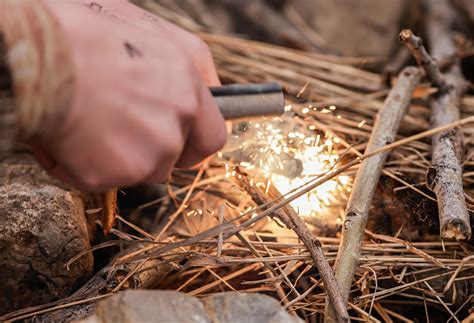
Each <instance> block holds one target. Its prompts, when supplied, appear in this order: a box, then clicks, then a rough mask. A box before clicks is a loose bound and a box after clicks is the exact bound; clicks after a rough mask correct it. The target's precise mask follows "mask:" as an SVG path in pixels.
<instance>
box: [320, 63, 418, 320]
mask: <svg viewBox="0 0 474 323" xmlns="http://www.w3.org/2000/svg"><path fill="white" fill-rule="evenodd" d="M422 76H423V71H422V70H420V69H417V68H413V67H407V68H405V69H404V70H403V71H402V72H401V73H400V75H399V80H398V82H397V84H396V85H395V87H394V88H393V89H392V90H391V91H390V94H389V96H388V97H387V99H386V100H385V102H384V105H383V107H382V109H381V110H380V112H379V115H378V118H377V120H376V122H375V125H374V128H373V131H372V134H371V136H370V140H369V143H368V145H367V148H366V151H365V154H366V155H367V154H371V153H372V152H374V151H377V150H378V149H380V148H381V147H384V146H385V145H387V144H390V143H392V142H393V141H394V139H395V136H396V134H397V132H398V128H399V126H400V122H401V120H402V118H403V116H404V114H405V112H406V111H407V109H408V106H409V105H410V101H411V95H412V93H413V91H414V90H415V88H416V86H417V85H418V83H419V82H420V80H421V77H422ZM387 156H388V152H383V153H381V154H378V155H375V156H372V157H370V158H367V159H365V160H364V161H363V162H362V164H361V165H360V167H359V170H358V172H357V176H356V178H355V181H354V186H353V188H352V193H351V197H350V199H349V203H348V206H347V210H346V217H345V221H344V225H343V231H342V238H341V243H340V245H339V252H338V254H337V258H336V264H335V271H336V278H337V281H338V283H339V287H340V288H341V292H342V296H343V299H344V301H345V302H347V300H348V299H349V292H350V288H351V285H352V279H353V277H354V272H355V269H356V266H357V263H358V259H359V255H360V250H361V242H362V238H363V235H364V230H365V227H366V224H367V219H368V215H369V208H370V206H371V205H372V198H373V196H374V192H375V188H376V186H377V183H378V180H379V177H380V173H381V172H382V169H383V165H384V163H385V160H386V158H387ZM327 305H328V306H326V312H325V322H334V321H335V318H336V317H335V313H334V310H333V308H332V306H331V305H330V304H329V303H328V302H327Z"/></svg>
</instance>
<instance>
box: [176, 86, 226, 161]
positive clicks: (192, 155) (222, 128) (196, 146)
mask: <svg viewBox="0 0 474 323" xmlns="http://www.w3.org/2000/svg"><path fill="white" fill-rule="evenodd" d="M199 105H200V106H199V113H198V115H197V117H196V119H195V121H194V123H193V124H192V127H191V131H190V133H189V135H188V137H187V141H186V144H185V148H184V151H183V153H182V154H181V157H180V158H179V161H178V163H177V164H176V166H177V167H183V168H186V167H191V166H194V165H196V164H197V163H199V162H200V161H202V160H203V159H204V158H206V157H208V156H209V155H212V154H214V153H215V152H217V151H218V150H219V149H221V148H222V147H223V146H224V144H225V142H226V140H227V127H226V124H225V121H224V118H223V117H222V114H221V113H220V111H219V108H218V107H217V105H216V103H215V102H214V99H213V98H212V95H211V93H210V92H209V90H208V89H207V88H206V87H204V86H202V87H201V89H200V95H199Z"/></svg>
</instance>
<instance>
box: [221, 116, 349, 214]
mask: <svg viewBox="0 0 474 323" xmlns="http://www.w3.org/2000/svg"><path fill="white" fill-rule="evenodd" d="M337 141H338V140H337V138H331V137H329V136H328V135H324V134H321V133H319V132H317V129H316V128H315V127H314V126H310V127H309V128H308V129H306V128H304V127H303V126H301V125H300V124H297V123H296V122H295V120H294V119H292V118H291V117H285V118H283V119H280V118H278V119H275V120H272V121H265V122H245V123H241V124H237V125H235V126H234V131H233V136H231V139H230V144H229V145H228V147H227V150H232V151H231V152H230V153H229V152H228V153H223V155H224V157H227V158H229V159H234V160H238V161H240V166H241V167H244V168H245V169H246V170H247V171H249V172H250V171H252V172H253V173H252V175H255V181H256V184H257V185H265V186H267V185H268V181H271V183H272V184H273V185H274V186H275V187H276V188H277V189H278V190H279V191H280V192H281V193H282V194H286V193H288V192H290V191H292V190H294V189H297V188H300V187H301V186H303V185H304V184H306V183H308V182H310V181H311V180H314V179H315V178H317V177H319V176H321V175H324V174H325V173H327V172H328V171H330V170H331V168H332V167H333V166H334V165H335V163H336V162H337V160H338V158H339V156H338V155H337V153H336V152H335V151H334V150H333V146H334V144H335V143H337ZM228 172H229V175H232V173H233V170H232V168H231V167H230V168H229V169H228ZM262 174H263V178H262V176H261V175H262ZM259 175H260V176H259ZM348 191H350V178H349V177H348V176H345V175H340V176H339V177H337V178H334V179H332V180H329V181H327V182H325V183H324V184H322V185H321V186H319V187H317V188H316V189H315V190H314V191H312V192H310V193H308V194H306V195H305V196H302V197H300V198H299V199H297V200H295V201H293V202H292V203H291V204H292V206H293V207H294V208H295V210H296V211H297V212H298V213H299V214H300V215H302V216H315V215H318V214H321V213H322V212H324V211H325V210H326V209H327V207H328V206H330V205H331V204H332V203H333V202H335V201H336V200H337V199H339V198H340V197H342V196H345V194H344V193H346V192H348Z"/></svg>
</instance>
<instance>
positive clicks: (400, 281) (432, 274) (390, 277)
mask: <svg viewBox="0 0 474 323" xmlns="http://www.w3.org/2000/svg"><path fill="white" fill-rule="evenodd" d="M143 3H144V5H145V7H146V8H147V9H149V10H150V11H154V12H155V13H157V14H160V15H162V16H164V17H166V18H168V19H170V20H172V21H174V22H176V23H178V24H180V25H182V26H184V27H185V28H188V29H191V30H193V31H196V32H199V33H200V35H201V37H202V38H203V39H204V40H205V41H206V42H207V43H208V44H209V46H210V48H211V49H212V52H213V54H214V57H215V60H216V64H217V67H218V71H219V74H220V77H221V78H222V79H223V80H224V81H226V82H267V81H277V82H280V83H281V84H282V85H283V86H284V87H285V88H286V90H287V100H288V103H290V104H292V105H293V108H294V109H293V110H294V112H295V118H296V119H297V122H300V123H301V124H303V125H305V126H309V125H315V126H316V127H317V128H318V129H320V130H322V132H325V133H330V134H331V135H332V136H334V137H336V138H339V139H340V141H339V142H340V143H339V146H338V147H337V149H338V150H339V152H340V153H341V154H342V153H344V154H345V155H344V158H343V159H344V160H346V161H345V162H344V163H343V164H341V165H336V167H335V169H334V170H333V171H338V170H339V171H340V170H341V169H342V170H343V171H344V172H345V173H346V174H349V175H351V176H352V175H354V169H356V168H357V163H354V164H353V166H354V167H352V168H349V167H347V168H345V169H344V165H347V163H348V162H347V161H348V160H349V161H350V160H356V158H357V157H361V156H363V152H364V148H365V145H366V142H367V140H368V138H369V136H370V133H371V131H372V125H373V120H374V117H375V115H376V113H377V111H378V109H379V108H380V107H381V106H382V103H383V100H384V99H385V96H386V95H387V93H388V88H386V87H385V85H384V84H383V82H382V77H381V75H378V74H376V73H372V72H367V71H364V70H363V69H361V67H363V65H364V63H365V62H364V61H363V60H360V61H358V60H356V59H352V58H351V59H344V58H338V57H332V56H325V55H320V54H314V53H307V52H300V51H296V50H291V49H288V48H280V47H277V46H273V45H269V44H263V43H258V42H252V41H249V40H243V39H239V38H234V37H229V36H221V35H213V34H211V33H209V31H207V30H205V28H203V27H202V26H199V25H198V24H197V23H195V22H194V21H193V19H192V17H190V16H187V15H186V14H185V13H183V12H182V11H177V9H176V8H173V7H172V5H171V7H169V6H168V7H167V6H164V5H159V4H157V3H155V2H154V1H143ZM169 3H172V2H169ZM431 92H432V89H430V88H429V87H428V86H422V87H419V88H418V89H417V91H416V93H415V95H414V100H413V103H412V106H411V107H410V109H409V113H408V114H407V115H406V117H405V118H404V120H403V123H402V126H401V128H400V131H399V137H398V139H399V140H402V141H401V142H399V145H395V146H396V147H392V148H395V149H393V150H392V151H391V154H390V157H389V160H388V162H387V163H386V166H385V169H384V175H385V176H384V179H382V181H383V180H386V179H387V178H390V179H391V181H394V183H396V184H394V185H395V186H396V187H394V189H393V190H392V196H394V198H393V199H392V200H391V201H388V202H387V203H403V201H402V200H397V197H400V194H402V193H404V194H405V196H406V195H409V196H412V197H411V199H412V200H414V201H417V203H418V205H423V203H432V200H433V194H432V193H431V192H429V191H428V190H427V189H426V187H425V182H424V175H425V172H426V170H427V167H428V166H429V158H430V145H429V141H428V140H427V136H426V135H424V136H423V138H419V139H416V140H413V138H412V139H409V140H405V141H404V140H403V139H404V138H407V137H409V136H412V135H415V134H417V133H421V132H423V131H426V130H428V126H429V122H428V119H429V115H430V111H429V109H428V108H427V98H428V95H429V94H430V93H431ZM331 105H334V106H336V107H337V109H336V110H330V111H329V113H327V112H328V110H327V107H328V106H331ZM309 106H311V109H310V110H309V112H306V113H303V109H304V108H307V107H309ZM462 109H463V117H464V118H465V117H469V116H472V115H473V114H474V97H473V96H465V97H464V100H463V107H462ZM463 132H464V134H465V142H466V147H468V149H467V151H466V159H465V163H464V166H465V173H464V186H465V192H466V196H467V199H468V203H469V204H470V208H473V204H474V158H473V156H474V149H473V147H474V127H472V123H471V124H467V125H464V126H463ZM400 143H401V144H403V145H401V144H400ZM225 174H226V172H225V165H224V163H223V162H222V161H221V160H218V159H216V160H213V161H211V162H209V163H208V164H207V165H205V166H203V167H202V168H201V170H200V171H199V172H198V173H197V174H191V173H187V172H184V173H183V172H177V173H176V174H175V175H174V177H173V180H172V181H171V182H170V184H169V185H168V193H169V194H168V195H166V196H164V197H161V198H159V199H158V200H156V201H152V202H150V203H147V204H146V205H142V206H141V207H139V208H138V209H137V210H135V211H134V212H135V213H134V214H135V218H137V217H138V215H140V214H143V213H147V212H148V213H149V211H148V210H150V209H152V210H153V212H156V215H154V217H153V221H154V223H155V224H157V225H150V226H149V227H151V228H153V229H152V231H153V232H148V233H147V232H146V230H145V229H144V228H142V229H140V228H137V227H136V226H134V225H131V224H130V223H128V222H127V221H123V220H122V219H121V218H120V219H119V222H121V225H122V228H126V227H128V229H130V230H131V231H132V232H134V235H132V234H130V233H125V231H127V230H125V229H123V230H121V231H118V230H116V229H115V230H113V231H112V233H113V234H115V235H116V236H118V238H119V239H121V240H123V241H128V243H129V244H130V243H131V244H133V246H132V247H131V248H130V247H129V248H128V249H125V252H123V253H122V254H121V255H120V256H118V257H117V258H116V259H115V260H114V261H112V262H111V264H109V266H108V267H107V271H103V272H109V273H110V272H111V273H112V274H110V277H109V278H110V279H109V281H108V282H107V283H106V284H105V285H103V286H101V288H100V289H99V288H92V289H90V288H89V289H87V288H83V289H81V291H80V292H79V293H76V294H75V296H74V297H73V298H71V299H68V300H63V301H60V302H56V303H53V304H49V305H45V306H42V307H35V308H31V309H26V310H23V311H20V312H16V313H12V314H10V315H8V316H5V317H3V318H2V319H12V318H15V319H19V318H24V317H31V316H34V315H36V314H40V313H43V312H51V311H55V310H58V309H60V308H64V307H68V306H75V305H77V303H78V302H83V303H85V302H88V301H94V300H95V299H96V298H97V297H98V295H100V294H104V295H108V294H107V293H110V292H112V291H117V290H119V289H121V288H122V289H123V288H134V287H136V286H137V281H138V282H139V283H138V286H139V287H140V286H142V285H140V283H143V282H144V281H143V280H141V281H140V280H139V279H141V278H143V277H145V276H144V273H146V272H147V271H150V268H151V267H150V266H152V268H153V269H154V270H155V269H156V268H159V266H165V267H166V268H167V270H164V271H162V272H161V273H159V275H160V277H159V279H155V280H154V281H153V286H148V285H147V286H148V287H154V288H159V289H175V290H178V291H182V292H186V293H188V294H190V295H194V296H198V297H204V296H206V295H209V294H212V293H216V292H221V291H230V290H238V291H241V292H264V293H269V294H270V295H273V296H275V297H277V298H279V300H280V301H281V303H282V304H283V305H284V306H285V307H286V308H287V309H288V310H289V311H291V312H295V313H297V314H298V315H299V316H300V317H302V318H304V319H306V320H307V321H309V322H318V321H319V320H320V319H321V315H322V313H323V312H324V304H325V297H326V293H325V289H324V286H323V285H322V282H321V279H320V277H319V275H318V273H317V272H316V271H315V270H314V267H313V264H312V259H311V257H310V255H309V253H308V252H307V251H306V249H305V247H304V245H303V244H302V243H301V242H300V241H299V239H298V238H297V237H296V236H295V234H294V233H293V232H292V231H291V230H287V229H284V228H281V227H280V226H279V223H278V222H277V221H274V220H272V219H271V218H269V217H268V215H269V212H266V211H262V209H263V206H257V205H255V203H254V202H253V201H252V200H251V199H250V198H249V196H248V194H247V192H245V191H244V190H243V189H242V188H241V187H239V186H238V185H237V184H236V182H235V181H234V180H233V179H232V178H229V177H227V176H225ZM407 192H409V193H407ZM288 197H291V194H290V195H289V196H285V198H286V199H288ZM282 201H283V202H282ZM285 201H286V203H287V201H288V200H284V199H283V200H282V199H279V200H277V201H275V202H277V203H278V202H280V204H281V205H284V204H285ZM394 201H395V202H394ZM344 207H345V201H341V203H338V204H337V205H333V206H332V207H331V208H330V212H332V213H333V214H336V215H339V214H341V213H343V211H344ZM418 211H422V210H421V207H418ZM375 212H376V213H377V212H380V213H383V212H384V211H383V210H382V209H380V210H376V211H375ZM255 214H257V215H256V216H255ZM379 215H381V214H379ZM376 216H377V214H376ZM416 216H417V215H415V214H401V215H400V218H410V217H416ZM428 216H429V217H432V218H433V220H432V221H430V222H436V221H435V220H434V218H436V217H437V215H436V214H434V213H431V214H428ZM377 218H379V217H378V216H377ZM380 218H382V217H380ZM160 221H161V222H160ZM308 223H309V225H310V227H311V228H312V229H314V232H316V233H318V234H319V237H318V238H319V240H320V241H321V243H322V248H323V250H324V253H325V256H326V258H327V259H328V261H329V263H330V264H331V265H332V264H333V262H334V260H335V257H336V254H337V251H338V245H339V237H338V234H337V233H335V232H334V231H330V230H329V231H328V230H323V229H322V227H321V224H322V223H321V221H320V220H318V219H309V220H308ZM398 223H400V224H401V225H400V226H399V227H396V228H394V230H393V231H394V232H393V234H392V235H383V234H376V233H373V232H369V231H367V234H366V240H365V241H364V242H363V246H362V254H361V258H360V265H359V268H358V270H357V272H356V277H355V279H354V282H353V286H352V293H351V301H350V308H351V309H352V310H351V311H350V313H351V315H352V319H353V320H354V321H374V322H379V321H385V322H395V321H407V322H410V321H415V319H418V320H423V319H425V318H428V319H430V315H431V316H433V315H434V314H433V313H444V314H443V315H444V316H443V317H444V318H450V320H454V321H457V322H459V321H460V320H461V319H462V318H463V317H458V314H459V313H464V315H466V310H467V309H468V308H469V307H470V306H471V305H472V303H470V302H472V295H469V294H466V293H469V292H470V293H472V291H473V286H472V281H473V279H474V261H473V252H472V249H471V247H470V246H469V245H467V244H463V243H458V242H448V241H445V242H443V241H439V238H438V237H437V236H436V235H435V236H433V235H430V234H428V231H429V229H428V225H426V228H423V227H422V228H421V231H422V233H421V234H420V235H418V236H416V235H415V236H413V239H411V241H408V240H407V239H402V238H400V237H406V236H407V234H404V233H406V232H405V231H407V230H408V228H407V223H406V221H405V223H404V221H403V220H400V221H398ZM421 225H422V226H423V224H421ZM128 232H129V231H128ZM328 232H331V234H328ZM135 234H136V235H135ZM321 234H323V235H321ZM408 235H409V234H408ZM109 245H110V243H109V244H108V245H104V246H103V247H107V246H109ZM125 246H126V245H125ZM99 247H100V246H99ZM152 259H153V260H152ZM119 272H120V273H119ZM124 273H125V274H124ZM137 279H138V280H137ZM146 279H149V278H146ZM145 285H146V284H145ZM92 286H96V285H94V284H92ZM110 286H113V288H112V287H110ZM117 286H118V287H117ZM99 297H100V296H99ZM470 304H471V305H470ZM434 310H436V312H433V311H434ZM431 320H433V321H436V317H431Z"/></svg>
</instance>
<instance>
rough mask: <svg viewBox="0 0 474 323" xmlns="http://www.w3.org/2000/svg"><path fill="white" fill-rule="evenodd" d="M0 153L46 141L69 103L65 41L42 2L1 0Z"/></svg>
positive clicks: (70, 74)
mask: <svg viewBox="0 0 474 323" xmlns="http://www.w3.org/2000/svg"><path fill="white" fill-rule="evenodd" d="M0 51H1V53H0V127H1V129H0V135H2V138H0V153H1V152H2V150H3V151H5V150H8V149H10V147H11V146H12V145H13V144H14V142H16V141H26V142H27V141H30V140H37V139H45V138H46V139H47V138H48V136H49V131H50V130H51V129H53V128H54V127H55V125H57V124H58V122H60V121H59V120H60V119H61V118H62V117H63V115H64V114H65V112H66V111H67V109H68V107H69V106H70V104H71V100H72V96H73V89H74V86H73V85H74V77H73V61H72V59H73V58H72V55H71V53H70V51H69V46H68V42H67V39H66V37H65V35H64V33H63V32H62V28H61V26H60V25H59V23H58V21H57V19H55V17H54V16H53V15H52V14H51V13H50V12H49V11H48V9H47V7H46V6H45V5H44V3H43V0H0Z"/></svg>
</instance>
